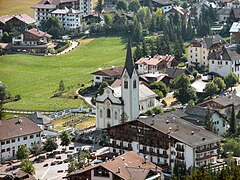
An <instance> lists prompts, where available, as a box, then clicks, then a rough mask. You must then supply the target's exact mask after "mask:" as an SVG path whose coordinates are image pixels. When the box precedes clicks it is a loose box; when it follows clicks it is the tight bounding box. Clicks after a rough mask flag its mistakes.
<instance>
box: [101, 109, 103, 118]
mask: <svg viewBox="0 0 240 180" xmlns="http://www.w3.org/2000/svg"><path fill="white" fill-rule="evenodd" d="M102 117H103V112H102V110H101V109H100V118H102Z"/></svg>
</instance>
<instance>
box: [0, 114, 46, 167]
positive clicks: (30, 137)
mask: <svg viewBox="0 0 240 180" xmlns="http://www.w3.org/2000/svg"><path fill="white" fill-rule="evenodd" d="M41 132H42V130H41V129H40V128H39V127H38V126H37V124H35V123H34V122H32V121H31V120H30V119H28V118H26V117H18V118H12V119H8V120H4V121H0V142H1V144H0V152H1V153H0V163H2V162H4V161H6V160H10V159H13V158H15V157H16V152H17V150H18V148H19V147H20V146H21V145H25V146H26V147H27V148H31V147H32V145H33V144H34V143H41Z"/></svg>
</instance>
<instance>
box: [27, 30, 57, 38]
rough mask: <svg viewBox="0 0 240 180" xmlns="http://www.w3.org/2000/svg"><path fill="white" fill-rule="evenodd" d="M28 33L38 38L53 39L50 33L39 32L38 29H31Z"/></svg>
mask: <svg viewBox="0 0 240 180" xmlns="http://www.w3.org/2000/svg"><path fill="white" fill-rule="evenodd" d="M27 32H29V33H31V34H33V35H35V36H38V37H47V38H51V37H52V35H50V34H48V33H45V32H43V31H40V30H38V29H36V28H33V29H29V30H27Z"/></svg>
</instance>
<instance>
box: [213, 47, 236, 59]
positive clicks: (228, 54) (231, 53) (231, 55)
mask: <svg viewBox="0 0 240 180" xmlns="http://www.w3.org/2000/svg"><path fill="white" fill-rule="evenodd" d="M208 58H209V60H212V59H213V60H220V61H221V60H224V61H226V60H227V61H235V60H238V59H240V54H238V53H237V52H236V51H235V50H232V49H230V48H226V47H222V50H221V51H220V52H212V53H210V54H209V55H208Z"/></svg>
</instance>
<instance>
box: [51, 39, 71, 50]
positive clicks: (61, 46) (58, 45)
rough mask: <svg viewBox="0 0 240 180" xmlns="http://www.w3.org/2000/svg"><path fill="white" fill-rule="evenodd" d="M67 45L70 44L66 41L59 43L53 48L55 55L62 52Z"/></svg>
mask: <svg viewBox="0 0 240 180" xmlns="http://www.w3.org/2000/svg"><path fill="white" fill-rule="evenodd" d="M69 45H70V43H69V42H68V41H59V42H58V44H57V47H56V48H55V51H56V53H59V52H62V51H63V50H64V49H66V48H68V47H69Z"/></svg>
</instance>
